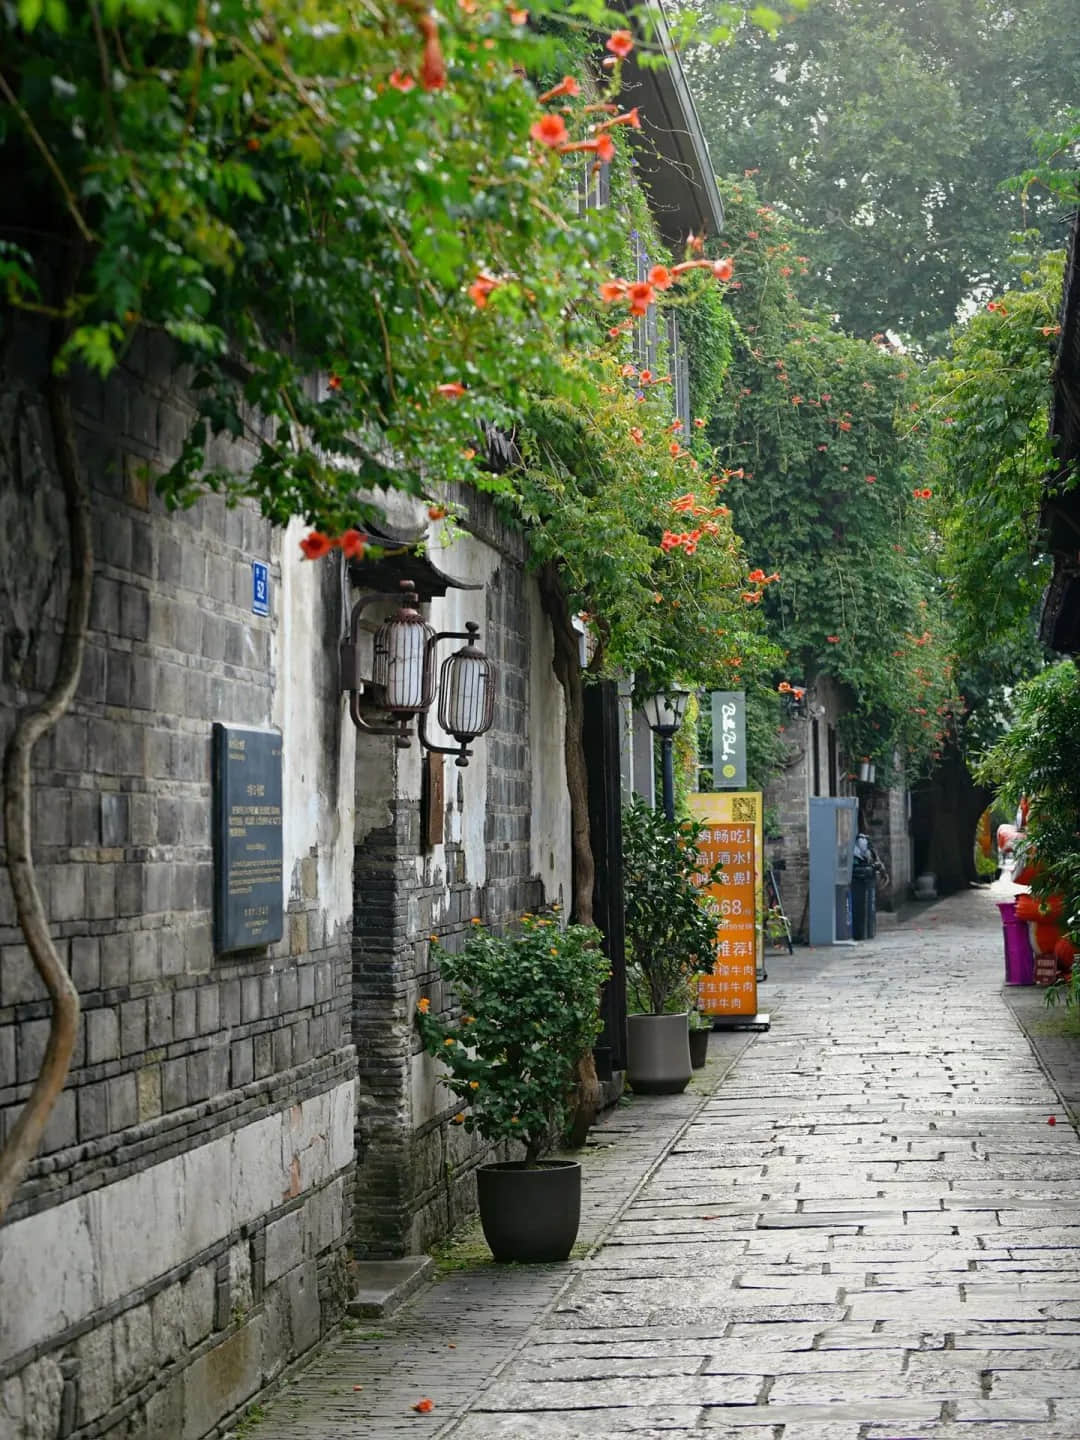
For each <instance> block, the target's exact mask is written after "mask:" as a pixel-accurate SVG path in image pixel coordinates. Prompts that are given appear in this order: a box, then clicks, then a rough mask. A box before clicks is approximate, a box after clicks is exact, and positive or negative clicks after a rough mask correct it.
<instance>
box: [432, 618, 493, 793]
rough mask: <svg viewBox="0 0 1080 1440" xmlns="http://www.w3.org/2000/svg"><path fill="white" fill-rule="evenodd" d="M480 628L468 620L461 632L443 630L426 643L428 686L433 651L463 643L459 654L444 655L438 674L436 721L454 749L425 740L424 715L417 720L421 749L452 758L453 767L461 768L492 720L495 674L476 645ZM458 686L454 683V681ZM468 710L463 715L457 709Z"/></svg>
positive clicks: (456, 652) (491, 664)
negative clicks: (454, 642)
mask: <svg viewBox="0 0 1080 1440" xmlns="http://www.w3.org/2000/svg"><path fill="white" fill-rule="evenodd" d="M479 636H480V626H479V625H477V624H475V623H474V622H473V621H471V620H469V621H467V622H466V624H465V629H464V631H460V630H443V631H441V632H440V633H439V634H438V635H433V636H432V637H431V639H430V640H429V641H428V642H427V655H426V659H425V668H426V669H427V671H428V672H429V675H430V677H431V680H432V683H434V676H435V651H436V648H437V647H438V645H439V644H440V642H441V641H443V640H464V641H466V642H467V643H466V644H464V645H463V646H462V647H461V649H460V650H455V651H454V653H453V655H448V656H447V657H446V659H445V660H444V661H443V663H442V666H441V667H440V670H439V705H438V718H439V725H440V727H441V728H442V729H443V730H445V731H446V733H447V734H448V735H452V736H453V737H454V739H455V740H456V741H457V742H458V743H457V745H436V744H435V743H434V742H433V741H431V740H429V739H428V736H427V712H426V711H425V712H424V713H423V714H422V715H421V716H420V722H419V728H418V734H419V737H420V743H421V745H423V746H424V748H425V749H427V750H431V751H434V753H435V754H436V755H454V756H456V757H457V758H456V760H455V762H454V763H455V764H456V765H459V766H461V768H462V769H464V768H465V766H466V765H468V763H469V757H470V756H471V755H472V751H471V750H470V749H469V748H468V747H469V746H470V745H471V744H472V743H473V741H474V740H476V739H477V737H478V736H480V735H484V734H486V732H487V731H488V730H490V729H491V726H492V723H493V721H494V719H495V691H496V688H497V686H498V678H499V677H498V670H497V669H496V666H495V663H494V661H492V660H489V659H488V657H487V656H486V655H485V654H484V652H483V650H481V649H480V647H479V645H478V644H477V640H478V639H479ZM459 676H460V677H461V683H458V677H459ZM462 705H465V706H468V707H469V710H468V711H467V712H466V711H464V710H463V709H461V708H458V707H460V706H462Z"/></svg>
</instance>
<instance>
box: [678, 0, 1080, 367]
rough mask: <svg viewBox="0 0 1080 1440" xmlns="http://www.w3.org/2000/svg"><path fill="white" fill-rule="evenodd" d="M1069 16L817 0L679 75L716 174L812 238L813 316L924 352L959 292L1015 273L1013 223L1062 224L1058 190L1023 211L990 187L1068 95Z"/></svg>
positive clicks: (1060, 5) (1051, 10)
mask: <svg viewBox="0 0 1080 1440" xmlns="http://www.w3.org/2000/svg"><path fill="white" fill-rule="evenodd" d="M702 9H703V26H702V28H703V31H707V27H708V23H709V17H710V15H711V14H712V13H713V11H714V10H715V9H716V6H715V5H714V4H712V3H711V0H706V3H705V4H704V5H703V7H702ZM1075 21H1076V10H1075V3H1074V0H1025V3H1024V4H1022V5H1016V4H1011V3H1007V0H859V3H856V4H852V3H850V0H815V3H814V4H811V5H809V6H808V7H806V8H805V10H804V11H803V12H802V13H800V14H796V15H794V16H790V17H789V18H787V19H786V20H785V24H784V26H783V29H782V30H781V31H780V34H779V36H778V38H776V39H775V40H774V39H772V38H771V37H770V35H769V34H768V33H767V32H765V31H763V30H761V29H754V28H752V27H750V26H747V25H742V26H741V27H739V28H738V31H737V33H736V35H735V37H734V40H733V43H732V44H731V45H729V46H726V47H723V46H717V45H704V44H703V45H701V46H699V47H697V48H696V49H692V50H691V52H690V57H689V61H688V73H689V76H690V80H691V85H692V87H693V89H694V92H695V95H696V98H697V103H698V108H699V110H700V112H701V116H702V123H703V125H704V128H705V131H706V135H707V138H708V140H709V145H710V149H711V151H712V155H713V160H714V163H715V164H716V165H717V168H718V169H721V170H723V171H726V172H733V173H736V174H741V173H743V172H744V171H745V172H747V173H750V174H754V175H755V176H756V177H757V185H758V187H759V189H760V191H761V193H762V195H763V196H765V197H766V198H767V199H768V200H769V201H770V202H772V203H775V204H778V205H781V206H783V207H785V208H786V209H787V211H788V212H789V213H790V215H791V216H792V217H793V218H795V219H796V220H797V221H798V222H799V223H800V224H802V225H803V226H805V227H807V229H812V230H814V231H815V232H817V233H816V236H815V238H814V240H813V242H809V241H808V242H807V244H806V247H805V248H808V249H810V248H811V243H812V249H811V253H812V254H813V256H814V260H815V263H814V265H813V267H812V270H813V274H812V277H811V282H812V285H813V293H814V294H815V296H816V297H817V298H818V299H819V300H820V301H821V302H823V304H824V306H825V308H826V309H827V310H828V311H830V312H838V313H839V315H840V319H841V323H842V324H843V325H844V326H845V327H846V328H850V329H851V330H853V331H854V332H856V333H858V334H862V335H865V336H868V335H870V334H872V333H873V332H875V331H878V330H882V331H884V330H891V331H893V332H896V333H899V334H903V335H911V336H914V337H915V338H916V340H917V341H919V342H921V343H923V344H928V345H931V346H933V345H934V344H935V343H936V341H937V340H938V339H940V338H943V337H944V334H945V332H946V331H947V330H948V328H949V326H950V325H952V324H953V323H954V321H955V320H956V317H957V307H958V306H959V305H961V304H962V302H964V300H965V299H966V298H967V297H968V296H970V295H972V294H976V295H978V294H979V293H980V292H981V291H982V290H983V289H984V288H1000V287H1002V286H1004V285H1006V284H1009V283H1011V282H1012V280H1013V279H1014V277H1015V275H1016V267H1015V265H1014V263H1013V262H1012V260H1011V258H1010V245H1009V234H1010V232H1011V231H1013V230H1017V229H1019V228H1021V226H1022V225H1027V224H1030V225H1033V226H1035V227H1036V228H1037V229H1038V230H1039V231H1040V233H1041V235H1042V237H1043V241H1044V243H1047V242H1049V243H1055V241H1056V237H1057V236H1058V235H1059V234H1060V229H1059V223H1060V200H1059V199H1058V198H1057V197H1056V196H1055V195H1053V194H1052V193H1050V192H1048V191H1046V190H1045V189H1039V190H1036V191H1032V192H1031V193H1030V196H1029V203H1028V205H1027V207H1026V211H1025V208H1024V207H1022V206H1021V204H1020V203H1019V202H1018V200H1017V199H1016V198H1015V197H1013V196H1010V195H1008V194H1006V193H1004V192H1003V190H1002V189H1001V182H1003V181H1005V180H1007V179H1008V177H1010V176H1014V175H1017V174H1018V173H1019V172H1020V171H1021V170H1023V169H1024V168H1025V167H1026V166H1028V165H1029V164H1030V161H1031V156H1032V146H1031V141H1030V140H1029V138H1028V137H1029V133H1030V132H1031V130H1032V129H1033V128H1034V127H1038V128H1040V129H1043V130H1053V131H1057V132H1060V130H1061V129H1062V125H1061V117H1062V114H1063V112H1065V111H1066V107H1067V106H1068V105H1069V104H1075V101H1076V96H1077V94H1078V93H1080V50H1078V48H1077V46H1076V45H1075V44H1071V43H1069V42H1068V41H1064V42H1063V37H1067V36H1071V35H1072V34H1073V32H1074V29H1075ZM1074 153H1075V152H1074ZM1049 163H1050V164H1051V168H1052V169H1053V170H1054V171H1055V172H1058V173H1060V171H1061V170H1063V169H1064V168H1066V167H1067V166H1068V164H1069V155H1068V152H1067V151H1066V152H1060V153H1058V154H1056V155H1055V156H1054V158H1053V160H1052V162H1049ZM1074 163H1075V162H1074Z"/></svg>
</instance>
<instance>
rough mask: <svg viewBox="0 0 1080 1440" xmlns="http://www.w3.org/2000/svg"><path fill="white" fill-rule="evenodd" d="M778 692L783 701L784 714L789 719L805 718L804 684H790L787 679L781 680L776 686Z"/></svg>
mask: <svg viewBox="0 0 1080 1440" xmlns="http://www.w3.org/2000/svg"><path fill="white" fill-rule="evenodd" d="M777 689H778V690H779V692H780V699H781V700H782V701H783V705H784V714H785V715H786V716H787V717H788V719H789V720H804V719H805V718H806V686H805V685H792V684H791V683H790V681H788V680H782V681H781V682H780V684H779V685H778V686H777Z"/></svg>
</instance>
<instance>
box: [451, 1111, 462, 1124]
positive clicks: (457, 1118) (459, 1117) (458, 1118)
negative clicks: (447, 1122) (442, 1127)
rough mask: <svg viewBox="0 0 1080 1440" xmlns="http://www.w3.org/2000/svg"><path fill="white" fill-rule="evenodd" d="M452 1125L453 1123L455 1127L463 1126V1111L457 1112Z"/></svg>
mask: <svg viewBox="0 0 1080 1440" xmlns="http://www.w3.org/2000/svg"><path fill="white" fill-rule="evenodd" d="M453 1123H454V1124H455V1125H464V1124H465V1112H464V1110H459V1111H458V1113H457V1114H456V1115H455V1116H454V1120H453Z"/></svg>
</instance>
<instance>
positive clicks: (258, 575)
mask: <svg viewBox="0 0 1080 1440" xmlns="http://www.w3.org/2000/svg"><path fill="white" fill-rule="evenodd" d="M251 610H252V614H254V615H269V614H270V567H269V566H268V565H264V564H263V562H262V561H261V560H253V561H252V562H251Z"/></svg>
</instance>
